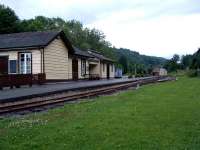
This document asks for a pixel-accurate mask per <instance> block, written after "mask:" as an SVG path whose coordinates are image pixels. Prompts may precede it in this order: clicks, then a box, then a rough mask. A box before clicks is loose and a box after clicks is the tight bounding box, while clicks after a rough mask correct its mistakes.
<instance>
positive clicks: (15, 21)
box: [0, 5, 20, 34]
mask: <svg viewBox="0 0 200 150" xmlns="http://www.w3.org/2000/svg"><path fill="white" fill-rule="evenodd" d="M19 31H20V26H19V18H18V17H17V15H16V14H15V12H14V11H13V10H12V9H10V8H8V7H5V6H4V5H0V34H4V33H14V32H19Z"/></svg>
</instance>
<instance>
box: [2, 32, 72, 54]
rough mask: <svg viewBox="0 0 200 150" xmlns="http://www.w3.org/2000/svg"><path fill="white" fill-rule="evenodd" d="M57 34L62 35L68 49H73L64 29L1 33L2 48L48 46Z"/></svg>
mask: <svg viewBox="0 0 200 150" xmlns="http://www.w3.org/2000/svg"><path fill="white" fill-rule="evenodd" d="M57 36H60V37H61V38H62V40H63V42H64V43H65V45H66V46H67V47H68V49H69V50H70V51H73V48H72V45H71V43H70V41H69V40H68V39H67V37H66V36H65V34H64V32H63V31H47V32H23V33H13V34H0V50H12V49H20V48H38V47H41V48H42V47H45V46H47V45H48V44H49V43H50V42H51V41H53V40H54V39H55V38H57Z"/></svg>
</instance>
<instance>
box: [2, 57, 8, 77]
mask: <svg viewBox="0 0 200 150" xmlns="http://www.w3.org/2000/svg"><path fill="white" fill-rule="evenodd" d="M0 57H1V58H5V59H6V60H7V71H6V74H9V69H8V67H9V56H8V55H2V56H0Z"/></svg>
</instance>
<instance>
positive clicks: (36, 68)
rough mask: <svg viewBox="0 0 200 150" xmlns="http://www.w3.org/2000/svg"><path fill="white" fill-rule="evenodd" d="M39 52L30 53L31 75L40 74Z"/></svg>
mask: <svg viewBox="0 0 200 150" xmlns="http://www.w3.org/2000/svg"><path fill="white" fill-rule="evenodd" d="M41 62H42V60H41V51H40V50H33V51H32V73H33V74H37V73H41V67H42V66H41V64H42V63H41Z"/></svg>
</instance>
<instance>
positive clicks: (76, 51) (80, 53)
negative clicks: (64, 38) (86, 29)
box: [73, 46, 93, 58]
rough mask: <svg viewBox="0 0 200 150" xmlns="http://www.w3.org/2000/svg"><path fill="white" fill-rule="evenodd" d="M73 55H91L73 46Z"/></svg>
mask: <svg viewBox="0 0 200 150" xmlns="http://www.w3.org/2000/svg"><path fill="white" fill-rule="evenodd" d="M73 48H74V55H78V56H84V57H89V58H90V57H93V56H92V55H91V54H89V53H88V52H87V51H83V50H81V49H79V48H77V47H74V46H73Z"/></svg>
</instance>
